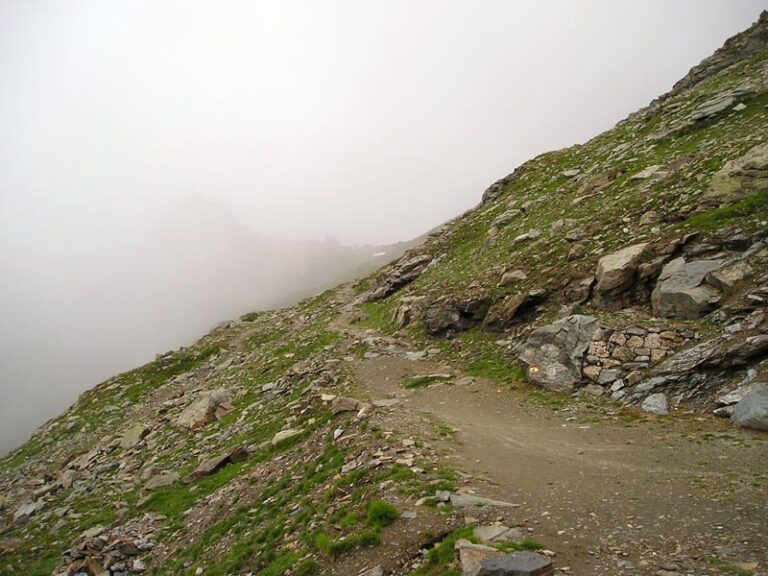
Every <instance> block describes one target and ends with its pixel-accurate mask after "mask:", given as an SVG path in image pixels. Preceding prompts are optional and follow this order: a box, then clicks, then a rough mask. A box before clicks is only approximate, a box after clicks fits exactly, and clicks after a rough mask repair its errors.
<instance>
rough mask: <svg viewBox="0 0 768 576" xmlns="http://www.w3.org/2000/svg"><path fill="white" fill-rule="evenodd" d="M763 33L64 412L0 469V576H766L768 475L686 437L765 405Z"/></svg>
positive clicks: (753, 436) (766, 97) (767, 59)
mask: <svg viewBox="0 0 768 576" xmlns="http://www.w3.org/2000/svg"><path fill="white" fill-rule="evenodd" d="M767 30H768V14H766V13H764V14H763V15H761V17H760V20H759V21H758V22H757V23H756V24H755V25H754V26H753V27H752V28H750V29H749V30H747V31H745V32H744V33H742V34H740V35H739V36H737V37H736V38H734V39H731V40H729V42H728V43H726V45H725V46H724V48H723V49H721V50H720V51H718V53H717V54H716V55H715V56H713V57H712V58H710V59H708V60H706V61H704V62H703V63H702V64H701V65H700V66H698V67H696V68H694V70H693V71H692V72H691V73H690V74H689V75H688V76H687V77H686V79H684V80H683V81H681V82H680V83H678V84H677V85H676V86H675V88H674V89H673V90H672V91H671V92H670V93H669V94H667V95H665V96H663V97H662V98H660V99H658V100H656V101H655V102H654V103H652V104H651V105H650V106H649V107H648V108H645V109H643V110H641V111H639V112H637V113H635V114H633V115H632V116H630V117H629V118H627V119H626V120H624V121H622V122H620V123H619V124H618V125H617V126H616V127H615V128H614V129H613V130H610V131H608V132H606V133H604V134H602V135H600V136H598V137H596V138H594V139H593V140H591V141H589V142H587V143H586V144H584V145H580V146H575V147H572V148H569V149H566V150H561V151H556V152H551V153H548V154H544V155H542V156H540V157H538V158H535V159H533V160H531V161H530V162H528V163H526V164H524V165H523V166H521V167H519V168H518V169H517V170H515V171H514V172H513V173H512V174H510V175H509V176H507V177H505V178H503V179H502V180H500V181H499V182H497V183H495V184H494V185H492V186H491V187H490V188H489V189H488V190H487V191H486V192H485V193H484V194H483V201H482V203H481V204H480V205H479V206H478V207H477V208H476V209H474V210H471V211H469V212H467V213H466V214H463V215H462V216H460V217H458V218H456V219H455V220H453V221H451V222H449V223H447V224H446V225H445V226H443V227H442V228H440V229H439V230H437V231H435V232H433V233H432V234H430V236H429V237H428V238H427V239H426V241H425V242H424V243H423V244H422V245H421V246H419V247H417V248H414V249H413V250H411V251H410V252H409V253H407V254H406V255H405V256H403V257H402V258H401V259H399V260H397V261H395V262H394V263H392V264H391V265H389V266H386V267H385V268H383V269H381V270H380V271H379V272H377V273H376V274H375V275H374V276H372V277H371V278H368V279H366V280H364V281H362V282H359V283H358V284H356V285H354V286H340V287H338V288H335V289H333V290H329V291H327V292H326V293H324V294H322V295H320V296H317V297H314V298H311V299H308V300H305V301H304V302H302V303H300V304H299V305H297V306H294V307H291V308H286V309H283V310H277V311H269V312H258V313H253V314H247V315H245V316H243V317H242V318H241V319H240V320H239V321H237V322H234V323H231V324H230V325H227V326H226V327H222V328H220V329H217V330H214V331H213V332H211V333H210V334H208V335H207V336H205V337H204V338H202V339H201V340H199V341H198V342H197V343H195V344H194V345H193V346H190V347H188V348H185V349H182V350H180V351H178V352H173V353H168V354H166V355H164V356H162V357H161V358H159V359H158V360H156V361H155V362H153V363H150V364H147V365H146V366H143V367H141V368H138V369H136V370H133V371H131V372H128V373H125V374H121V375H118V376H115V377H114V378H111V379H110V380H108V381H106V382H104V383H102V384H100V385H99V386H97V387H95V388H94V389H93V390H90V391H89V392H87V393H85V394H83V395H82V396H81V398H80V399H79V400H78V402H77V403H76V404H75V405H73V406H72V407H71V408H70V409H69V410H67V411H66V412H65V413H64V414H62V415H61V416H60V417H59V418H56V419H54V420H52V421H50V422H48V423H47V424H46V425H45V426H43V427H41V428H40V429H39V430H38V431H37V432H36V433H35V435H34V436H33V437H32V439H31V440H30V441H29V442H28V443H27V444H25V445H24V446H22V447H21V448H19V449H18V450H16V451H14V452H13V453H11V454H10V455H9V456H8V457H6V458H4V459H3V460H2V465H1V466H0V486H2V492H1V494H2V497H0V507H1V508H2V511H3V516H2V520H0V527H2V531H3V532H2V540H0V552H2V554H3V555H2V557H1V558H0V570H3V571H4V573H8V574H25V575H26V574H34V575H47V574H51V573H54V574H62V573H66V574H70V575H72V574H76V573H85V574H103V573H111V574H132V573H142V572H146V573H150V574H189V575H192V574H196V575H200V574H205V575H225V574H237V575H244V574H249V573H252V574H275V575H277V574H297V575H298V574H301V575H308V574H341V575H346V574H359V573H361V572H362V571H364V570H368V569H370V570H371V571H370V572H367V573H368V574H370V575H373V574H382V573H391V574H407V573H413V574H449V573H458V570H459V569H460V564H459V563H458V561H457V560H456V559H455V558H454V556H455V554H454V544H455V543H456V542H457V541H459V543H458V544H457V545H458V547H459V549H460V551H461V553H460V556H461V557H462V563H463V564H464V569H467V568H468V565H469V561H468V558H469V556H471V555H472V553H474V554H479V555H481V556H482V555H489V554H494V553H495V552H494V551H493V550H489V549H487V548H475V549H473V548H472V546H471V544H470V543H468V542H466V541H462V540H460V539H461V538H469V539H473V540H475V541H485V542H487V543H488V544H490V545H491V547H497V548H500V549H502V550H505V551H510V550H519V549H539V548H541V547H543V546H546V547H547V548H549V549H550V550H551V551H552V552H551V553H550V554H549V555H551V554H557V558H556V564H557V566H558V567H559V568H558V571H559V573H561V574H570V573H572V572H573V573H588V572H589V573H594V574H613V575H615V574H622V573H626V574H664V575H673V574H680V573H693V574H703V573H706V574H737V573H742V574H744V573H752V574H760V573H764V571H765V566H766V563H768V557H767V556H766V550H765V546H764V542H765V539H766V537H768V536H767V533H768V526H766V520H765V514H764V510H765V506H766V505H767V504H768V502H766V490H765V488H766V481H767V478H766V476H765V470H764V467H763V465H762V463H763V462H764V461H765V456H766V451H767V450H768V446H766V443H765V441H764V435H763V433H760V432H750V431H748V430H742V429H740V428H735V427H731V425H730V424H729V423H728V421H727V420H724V419H719V418H717V417H716V416H713V415H711V414H708V412H710V411H711V410H713V409H715V408H717V410H718V412H719V413H720V414H723V415H729V414H730V413H731V412H734V413H735V415H734V419H735V421H736V422H737V423H738V422H742V423H744V422H743V421H739V420H738V413H739V410H740V408H739V406H742V407H743V406H744V404H743V402H745V401H747V400H749V398H750V396H749V394H748V392H747V391H746V390H744V389H743V386H749V387H751V388H750V389H752V388H754V389H755V390H756V389H757V388H759V385H760V381H761V378H764V377H765V357H766V352H767V351H768V346H767V345H766V341H768V337H766V335H765V333H766V328H768V316H766V310H765V303H766V302H767V301H768V293H766V284H767V282H766V280H768V278H766V273H767V272H768V270H766V266H767V264H766V262H767V260H768V243H766V239H767V238H768V234H766V223H767V221H768V187H767V186H766V181H767V179H768V178H767V175H768V154H766V146H768V132H767V131H766V126H768V108H767V106H768V45H766V38H767V34H766V31H767ZM542 389H543V391H542ZM734 389H741V392H739V394H737V396H739V395H741V396H747V398H745V399H744V400H742V401H741V402H738V403H736V400H733V401H731V400H720V401H719V402H718V398H720V397H721V396H722V395H723V394H724V393H725V392H731V391H734ZM760 394H761V393H760V392H757V396H756V397H757V399H758V400H759V396H760ZM608 397H611V398H612V399H611V400H608V399H607V398H608ZM752 398H753V399H754V398H755V397H752ZM737 399H738V398H737ZM636 405H641V406H642V408H637V407H636ZM734 405H736V407H735V408H734ZM667 411H670V412H672V413H673V414H672V415H669V416H664V415H663V414H664V413H665V412H667ZM747 424H749V425H752V426H753V427H754V424H755V422H754V421H750V422H747ZM480 495H482V497H491V498H494V499H495V500H496V501H487V500H482V499H480V500H478V497H479V496H480ZM500 523H503V524H504V525H505V526H504V527H502V526H500ZM515 526H518V527H519V528H515ZM507 527H508V529H503V528H507ZM475 528H480V530H475ZM494 534H495V536H494ZM422 550H426V552H422ZM472 551H473V552H472Z"/></svg>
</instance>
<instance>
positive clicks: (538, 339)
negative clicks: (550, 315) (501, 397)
mask: <svg viewBox="0 0 768 576" xmlns="http://www.w3.org/2000/svg"><path fill="white" fill-rule="evenodd" d="M598 328H599V322H598V320H597V318H595V317H594V316H584V315H581V314H574V315H573V316H568V317H567V318H563V319H562V320H558V321H557V322H554V323H553V324H549V325H547V326H542V327H541V328H537V329H536V330H534V331H533V332H531V334H530V335H529V336H528V338H527V340H526V341H525V342H524V343H523V344H522V345H521V346H520V347H518V355H519V360H520V363H521V364H522V365H523V366H524V367H525V368H526V373H527V376H528V380H529V381H530V382H531V383H533V384H536V385H538V386H541V387H542V388H546V389H547V390H552V391H555V392H572V391H573V389H574V387H575V385H576V384H578V383H579V382H580V381H581V378H582V373H581V369H582V358H583V357H584V353H585V352H586V351H587V348H589V344H590V342H591V341H592V338H593V337H594V335H595V332H597V330H598Z"/></svg>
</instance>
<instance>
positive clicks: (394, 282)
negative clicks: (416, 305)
mask: <svg viewBox="0 0 768 576" xmlns="http://www.w3.org/2000/svg"><path fill="white" fill-rule="evenodd" d="M430 262H432V256H430V255H429V254H417V255H415V256H412V255H409V254H406V255H405V256H403V257H402V258H400V259H398V260H396V261H395V262H393V263H392V264H390V265H388V266H385V267H384V268H383V269H382V270H381V272H379V274H378V275H377V276H376V279H375V280H374V282H373V288H372V289H371V292H370V294H368V297H367V299H368V300H369V301H374V300H382V299H383V298H386V297H387V296H389V295H390V294H394V293H395V292H397V291H398V290H400V288H402V287H403V286H405V285H407V284H410V283H411V282H413V281H414V280H416V278H418V277H419V276H420V275H421V274H422V272H424V270H425V269H426V268H427V266H429V264H430Z"/></svg>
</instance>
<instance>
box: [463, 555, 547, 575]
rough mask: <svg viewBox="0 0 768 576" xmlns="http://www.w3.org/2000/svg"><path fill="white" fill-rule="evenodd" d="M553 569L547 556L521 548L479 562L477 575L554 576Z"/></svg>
mask: <svg viewBox="0 0 768 576" xmlns="http://www.w3.org/2000/svg"><path fill="white" fill-rule="evenodd" d="M554 574H555V569H554V568H553V567H552V560H550V558H549V557H547V556H543V555H542V554H537V553H536V552H531V551H530V550H523V551H522V552H515V553H514V554H505V555H504V556H499V557H498V558H491V559H489V560H484V561H483V562H481V563H480V571H479V572H478V573H477V576H554Z"/></svg>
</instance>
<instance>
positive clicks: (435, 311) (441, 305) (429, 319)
mask: <svg viewBox="0 0 768 576" xmlns="http://www.w3.org/2000/svg"><path fill="white" fill-rule="evenodd" d="M422 321H423V322H424V329H425V330H426V332H427V334H430V335H432V336H437V335H439V334H443V333H444V332H447V331H448V330H452V329H453V330H458V329H460V327H461V314H460V313H459V311H458V310H457V309H456V308H455V307H454V306H453V305H452V304H450V303H449V302H435V303H432V304H430V305H428V306H427V307H426V308H425V309H424V314H423V316H422Z"/></svg>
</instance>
